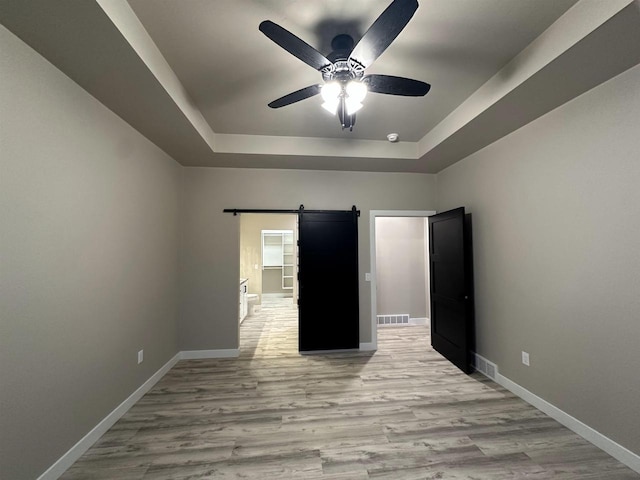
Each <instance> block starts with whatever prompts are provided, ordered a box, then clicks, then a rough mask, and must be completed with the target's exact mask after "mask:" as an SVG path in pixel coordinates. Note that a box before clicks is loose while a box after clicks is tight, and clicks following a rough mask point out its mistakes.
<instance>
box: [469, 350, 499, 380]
mask: <svg viewBox="0 0 640 480" xmlns="http://www.w3.org/2000/svg"><path fill="white" fill-rule="evenodd" d="M473 360H474V362H473V368H475V370H476V371H477V372H480V373H482V374H483V375H486V376H487V377H489V378H491V379H492V380H495V379H496V375H497V374H498V366H497V365H496V364H495V363H493V362H490V361H489V360H487V359H486V358H484V357H481V356H480V355H478V354H477V353H474V354H473Z"/></svg>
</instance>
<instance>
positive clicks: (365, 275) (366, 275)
mask: <svg viewBox="0 0 640 480" xmlns="http://www.w3.org/2000/svg"><path fill="white" fill-rule="evenodd" d="M364 280H365V281H366V282H370V281H371V274H370V273H365V274H364Z"/></svg>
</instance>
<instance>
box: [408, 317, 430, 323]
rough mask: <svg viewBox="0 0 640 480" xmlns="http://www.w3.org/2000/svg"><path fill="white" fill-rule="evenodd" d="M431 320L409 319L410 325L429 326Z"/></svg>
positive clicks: (422, 318) (423, 318)
mask: <svg viewBox="0 0 640 480" xmlns="http://www.w3.org/2000/svg"><path fill="white" fill-rule="evenodd" d="M428 323H429V319H428V318H427V317H416V318H409V325H427V324H428Z"/></svg>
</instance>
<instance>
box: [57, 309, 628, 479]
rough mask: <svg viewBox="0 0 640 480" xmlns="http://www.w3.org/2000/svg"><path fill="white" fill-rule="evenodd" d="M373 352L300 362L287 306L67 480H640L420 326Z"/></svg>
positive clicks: (128, 425) (265, 314) (394, 333)
mask: <svg viewBox="0 0 640 480" xmlns="http://www.w3.org/2000/svg"><path fill="white" fill-rule="evenodd" d="M378 342H379V345H378V347H379V350H378V351H377V352H376V353H375V354H373V353H364V352H363V353H357V352H354V353H341V354H333V355H314V356H300V355H299V354H298V352H297V312H296V310H295V308H294V307H293V305H292V303H291V300H284V299H280V300H276V301H271V302H270V303H269V304H266V302H265V305H264V307H263V309H262V311H261V312H260V314H259V315H256V316H253V317H248V318H247V319H246V320H245V322H244V323H243V325H242V327H241V354H240V358H237V359H214V360H188V361H180V362H179V363H178V364H177V365H176V366H175V367H174V368H173V369H172V370H171V371H170V372H169V373H168V374H167V375H166V376H165V377H164V378H163V379H162V380H161V381H160V382H159V383H158V384H157V385H156V386H155V387H154V388H153V389H152V390H151V391H150V392H149V393H148V394H147V395H145V396H144V397H143V398H142V399H141V400H140V401H139V402H138V403H137V404H136V405H135V406H134V407H133V408H131V410H130V411H129V412H128V413H127V414H126V415H124V416H123V417H122V419H121V420H120V421H118V422H117V423H116V424H115V425H114V426H113V428H111V430H109V431H108V432H107V433H106V434H105V435H104V436H103V437H102V438H101V439H100V440H99V441H98V442H97V443H96V444H95V445H94V446H93V447H92V448H91V449H90V450H88V451H87V452H86V454H85V455H84V456H82V457H81V458H80V459H79V460H78V461H77V462H76V463H75V464H74V465H73V466H72V467H71V468H70V469H69V470H68V471H67V472H66V473H65V474H64V475H63V476H62V478H63V479H66V480H71V479H96V480H100V479H114V480H124V479H128V480H134V479H171V480H177V479H240V478H242V479H260V480H271V479H279V480H281V479H292V478H295V479H309V480H314V479H336V480H361V479H393V480H418V479H443V480H462V479H468V480H488V479H492V480H493V479H505V480H514V479H526V480H540V479H555V480H569V479H594V480H595V479H602V480H623V479H625V480H626V479H628V480H631V479H634V480H638V479H640V475H638V474H637V473H634V472H633V471H632V470H630V469H629V468H627V467H625V466H624V465H622V464H621V463H619V462H617V461H616V460H615V459H613V458H612V457H610V456H609V455H607V454H606V453H604V452H603V451H601V450H599V449H598V448H596V447H594V446H593V445H591V444H589V443H588V442H587V441H585V440H583V439H582V438H581V437H579V436H578V435H576V434H575V433H573V432H571V431H570V430H568V429H566V428H565V427H563V426H561V425H560V424H558V423H557V422H556V421H554V420H553V419H551V418H549V417H548V416H546V415H544V414H543V413H541V412H540V411H538V410H536V409H535V408H533V407H531V406H530V405H528V404H526V403H525V402H523V401H522V400H520V399H518V398H516V397H515V396H514V395H512V394H511V393H510V392H508V391H506V390H504V389H503V388H502V387H500V386H498V385H496V384H495V383H493V382H491V381H489V380H488V379H486V378H484V377H482V376H481V375H478V374H474V375H471V376H467V375H464V374H462V373H461V372H460V371H459V370H457V369H456V368H455V367H454V366H452V365H451V364H450V363H448V362H447V361H446V360H444V359H443V358H442V357H441V356H440V355H439V354H438V353H436V352H434V351H433V350H432V349H431V348H430V347H429V343H430V342H429V332H428V328H427V327H424V326H400V327H385V328H380V329H379V334H378Z"/></svg>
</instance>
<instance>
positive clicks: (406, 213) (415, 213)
mask: <svg viewBox="0 0 640 480" xmlns="http://www.w3.org/2000/svg"><path fill="white" fill-rule="evenodd" d="M435 214H436V211H435V210H371V211H370V212H369V245H370V249H371V250H370V264H371V343H370V344H369V345H366V346H365V345H363V344H361V347H360V349H361V350H364V349H366V350H377V349H378V322H377V319H378V298H377V279H376V217H430V216H431V215H435ZM363 347H365V348H363Z"/></svg>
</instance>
